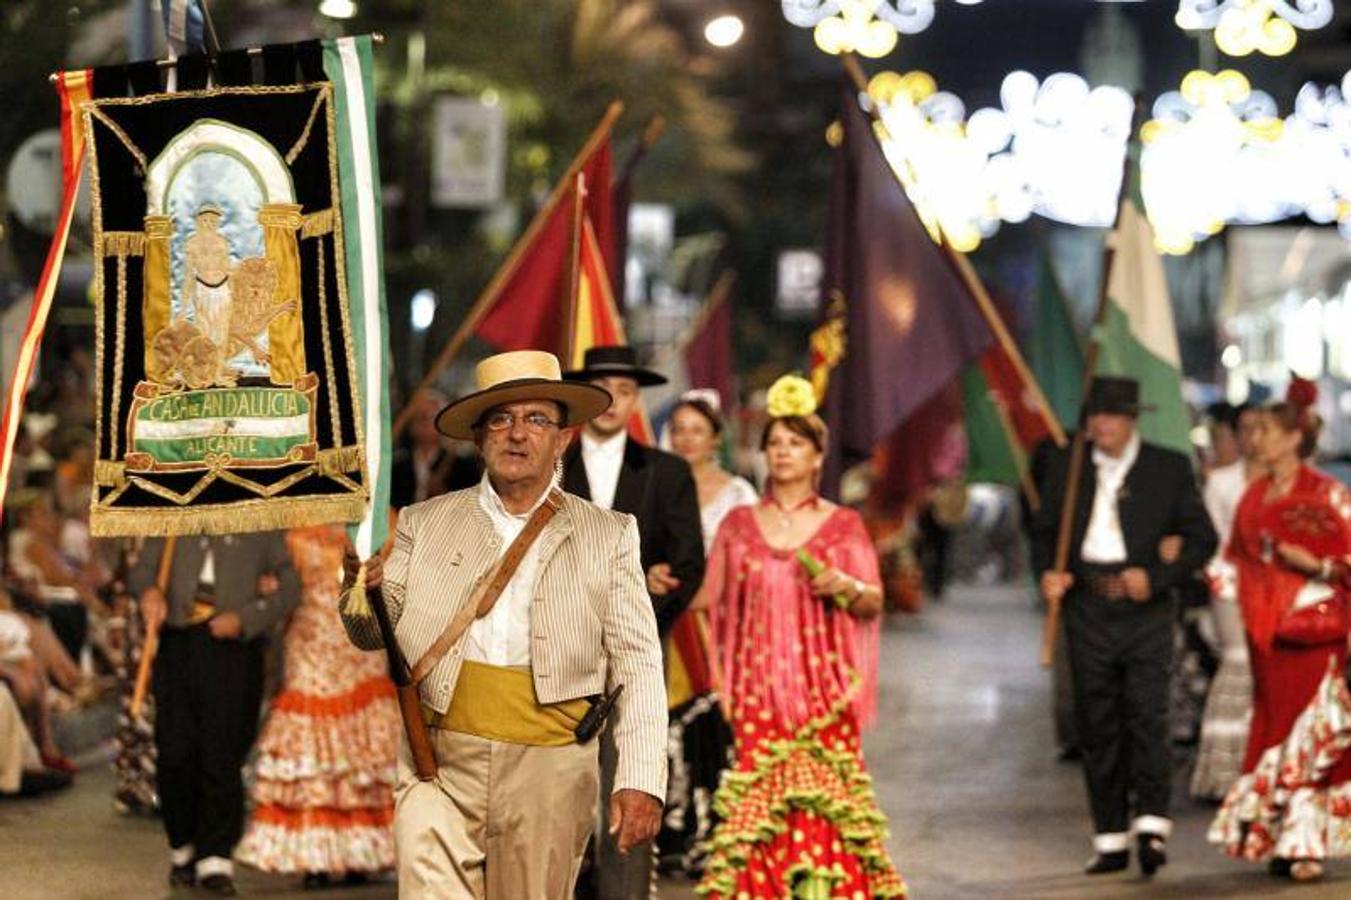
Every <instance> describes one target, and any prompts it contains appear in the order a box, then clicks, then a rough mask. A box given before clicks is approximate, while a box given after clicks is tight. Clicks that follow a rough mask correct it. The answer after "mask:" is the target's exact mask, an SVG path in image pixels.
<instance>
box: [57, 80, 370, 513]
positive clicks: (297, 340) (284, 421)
mask: <svg viewBox="0 0 1351 900" xmlns="http://www.w3.org/2000/svg"><path fill="white" fill-rule="evenodd" d="M312 78H313V80H310V81H309V82H307V83H303V84H295V85H284V84H283V85H269V86H238V87H217V88H211V89H207V90H193V91H183V92H179V93H172V94H164V93H157V94H149V95H146V96H139V97H115V98H107V99H98V100H93V101H91V102H88V103H86V104H85V105H84V106H83V115H84V124H85V130H86V134H87V136H88V144H89V162H90V176H91V178H92V182H93V183H92V191H91V200H92V214H93V227H94V254H95V263H96V264H95V302H96V321H97V326H98V339H97V344H98V363H97V369H98V373H99V385H98V417H97V423H96V431H97V442H98V443H97V447H98V463H97V465H96V467H95V490H94V499H93V506H92V511H91V518H90V526H91V530H92V531H93V533H94V534H96V535H126V534H150V535H167V534H190V533H201V532H221V531H256V530H264V529H273V528H289V527H295V526H301V525H308V524H316V523H321V522H334V521H348V522H355V521H358V520H360V519H361V518H362V517H363V514H364V512H365V510H366V506H367V500H368V485H369V479H368V476H367V467H366V449H365V434H364V430H363V427H362V409H361V402H360V401H361V392H360V389H359V372H358V369H357V364H358V363H357V357H356V353H355V352H354V342H353V338H352V327H353V323H352V322H351V315H350V310H349V304H348V271H349V268H348V262H347V256H348V254H349V252H352V251H355V252H356V253H360V252H361V251H360V250H359V249H357V248H348V247H345V246H344V243H345V239H346V240H351V239H352V238H351V236H350V231H345V229H344V225H343V213H344V208H343V204H342V190H341V188H340V181H339V177H340V176H339V165H338V155H339V141H338V125H337V109H336V106H337V103H336V100H335V94H334V91H335V89H334V85H333V84H332V83H331V82H330V81H328V80H326V79H325V77H324V76H323V75H322V69H321V68H319V69H316V70H314V72H313V74H312ZM366 237H367V235H365V234H363V235H361V239H363V240H364V239H365V238H366ZM369 237H370V238H371V240H372V241H373V243H374V244H375V246H376V247H377V248H378V244H379V234H378V231H377V232H376V233H374V234H373V235H370V236H369ZM365 252H366V253H370V252H371V251H370V250H369V249H368V250H366V251H365Z"/></svg>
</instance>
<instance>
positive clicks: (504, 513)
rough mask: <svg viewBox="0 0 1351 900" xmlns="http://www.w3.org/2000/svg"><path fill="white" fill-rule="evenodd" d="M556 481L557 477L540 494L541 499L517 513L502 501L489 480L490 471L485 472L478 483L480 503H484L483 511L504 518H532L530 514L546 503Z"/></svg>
mask: <svg viewBox="0 0 1351 900" xmlns="http://www.w3.org/2000/svg"><path fill="white" fill-rule="evenodd" d="M556 482H557V479H556V478H555V479H554V481H553V482H550V483H549V487H548V489H547V490H545V491H544V493H542V494H540V495H539V499H537V500H536V501H535V502H534V503H533V504H532V505H531V506H530V508H529V509H528V510H526V511H525V512H523V513H520V514H517V513H514V512H511V511H510V510H508V509H507V507H506V504H504V503H503V502H502V498H501V497H500V496H498V493H497V489H496V488H494V487H493V483H492V482H491V481H489V480H488V473H487V472H484V473H483V477H482V478H481V479H479V483H478V500H479V504H480V505H482V507H483V511H484V512H486V513H487V514H488V515H490V516H493V517H500V518H504V519H521V520H525V519H528V518H530V516H531V515H532V514H533V513H534V512H535V510H537V509H539V508H540V507H541V506H543V505H544V498H546V497H548V496H549V491H551V490H553V489H554V485H555V483H556Z"/></svg>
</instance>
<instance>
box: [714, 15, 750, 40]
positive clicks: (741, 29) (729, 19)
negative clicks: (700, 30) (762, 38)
mask: <svg viewBox="0 0 1351 900" xmlns="http://www.w3.org/2000/svg"><path fill="white" fill-rule="evenodd" d="M745 33H746V23H745V22H742V21H741V17H740V16H737V15H733V14H732V13H727V14H726V15H721V16H717V17H715V18H712V19H709V21H708V24H707V25H705V26H704V40H706V41H708V42H709V43H710V44H712V45H713V46H714V47H731V46H733V45H734V44H736V43H737V42H738V41H740V40H741V36H742V35H743V34H745Z"/></svg>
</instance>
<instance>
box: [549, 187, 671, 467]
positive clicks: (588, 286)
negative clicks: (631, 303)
mask: <svg viewBox="0 0 1351 900" xmlns="http://www.w3.org/2000/svg"><path fill="white" fill-rule="evenodd" d="M576 243H577V248H576V253H577V257H576V260H575V261H574V265H575V267H576V268H575V273H576V274H575V279H576V289H575V290H576V293H575V296H574V297H573V301H572V322H571V323H570V327H569V329H568V336H567V342H568V343H567V346H565V347H564V353H563V360H564V361H565V363H566V367H567V368H569V369H580V368H582V364H583V360H584V358H585V356H586V351H587V350H588V349H590V348H592V347H607V346H614V345H617V344H627V343H628V342H629V339H628V335H626V334H625V333H624V320H623V319H622V318H620V316H619V307H618V306H617V305H616V304H615V298H614V293H613V292H612V291H611V289H610V285H611V281H610V274H609V271H608V270H607V269H606V267H605V256H604V254H603V253H602V252H601V245H600V240H599V239H598V238H597V237H596V229H595V226H593V225H592V224H591V216H590V215H588V214H586V213H585V212H584V213H583V214H582V215H581V216H580V219H579V222H578V235H577V242H576ZM629 435H630V436H631V437H633V438H634V439H635V440H638V441H642V442H643V443H644V444H647V445H649V446H651V445H652V444H654V443H655V438H654V436H653V432H652V422H651V420H650V419H648V416H647V409H646V407H644V406H643V405H642V403H641V402H640V403H639V405H638V410H637V411H636V412H635V413H634V414H633V418H632V419H630V420H629Z"/></svg>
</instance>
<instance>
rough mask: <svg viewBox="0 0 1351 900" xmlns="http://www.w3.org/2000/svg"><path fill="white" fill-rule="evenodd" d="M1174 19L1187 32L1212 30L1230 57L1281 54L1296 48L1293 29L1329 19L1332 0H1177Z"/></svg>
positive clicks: (1307, 28)
mask: <svg viewBox="0 0 1351 900" xmlns="http://www.w3.org/2000/svg"><path fill="white" fill-rule="evenodd" d="M1175 18H1176V21H1177V24H1178V26H1179V27H1181V28H1185V29H1187V30H1189V31H1209V30H1211V29H1214V31H1215V44H1216V46H1218V47H1219V48H1220V49H1221V50H1223V51H1224V52H1225V53H1227V54H1229V55H1230V56H1247V55H1248V54H1250V53H1252V52H1253V51H1257V52H1259V53H1262V54H1265V55H1266V56H1284V55H1285V54H1286V53H1289V52H1290V51H1291V50H1293V49H1294V48H1295V43H1296V40H1297V35H1296V32H1295V29H1297V28H1298V29H1301V30H1304V31H1312V30H1314V29H1317V28H1322V27H1323V26H1324V25H1327V24H1328V23H1329V22H1331V21H1332V0H1178V8H1177V16H1176V17H1175Z"/></svg>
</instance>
